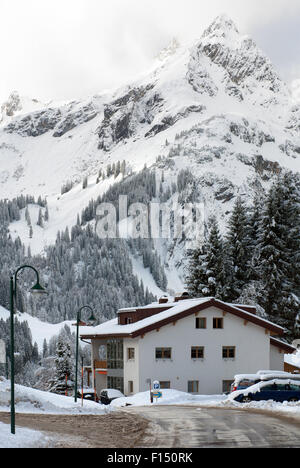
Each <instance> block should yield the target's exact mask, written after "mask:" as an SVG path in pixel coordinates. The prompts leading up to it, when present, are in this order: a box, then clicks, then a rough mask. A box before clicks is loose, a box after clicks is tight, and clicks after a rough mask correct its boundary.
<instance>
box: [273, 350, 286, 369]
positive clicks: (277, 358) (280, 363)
mask: <svg viewBox="0 0 300 468" xmlns="http://www.w3.org/2000/svg"><path fill="white" fill-rule="evenodd" d="M270 369H272V370H281V371H283V370H284V353H283V352H280V349H279V348H277V346H272V345H270Z"/></svg>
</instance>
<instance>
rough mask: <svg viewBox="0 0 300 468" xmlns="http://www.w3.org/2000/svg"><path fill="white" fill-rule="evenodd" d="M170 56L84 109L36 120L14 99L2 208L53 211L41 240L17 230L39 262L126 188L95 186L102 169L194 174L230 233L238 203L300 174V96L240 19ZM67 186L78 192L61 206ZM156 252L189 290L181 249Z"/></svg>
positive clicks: (44, 111)
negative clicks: (113, 191)
mask: <svg viewBox="0 0 300 468" xmlns="http://www.w3.org/2000/svg"><path fill="white" fill-rule="evenodd" d="M167 52H168V53H163V54H160V56H159V58H157V59H156V61H155V62H154V63H153V67H152V69H151V70H149V71H147V72H145V73H144V74H143V76H140V77H139V78H138V79H137V80H136V81H135V82H133V83H130V84H129V85H128V86H126V87H123V88H121V89H117V90H115V91H106V92H105V93H102V94H99V95H96V96H93V97H91V98H90V99H87V100H85V101H72V102H66V103H63V104H55V103H53V104H51V105H40V104H39V103H35V104H36V106H37V108H36V109H34V108H30V105H29V104H28V103H27V104H26V105H25V104H23V105H22V103H21V104H20V103H19V104H18V102H19V101H18V97H17V96H14V97H13V98H10V100H9V101H10V104H9V105H7V103H6V104H5V106H4V107H3V106H2V113H3V112H6V117H5V118H4V119H3V120H2V123H1V124H0V198H12V197H14V196H16V195H19V194H20V193H23V194H27V193H29V194H32V195H35V196H39V195H41V196H43V197H47V200H48V205H49V214H50V220H49V223H46V225H45V228H44V229H39V228H38V227H35V226H33V228H34V235H33V239H31V240H29V239H28V228H27V227H26V225H25V224H24V216H23V222H22V221H21V222H16V223H14V224H13V225H12V226H11V232H12V234H13V236H16V235H20V236H21V238H22V240H24V242H25V243H26V245H30V246H31V250H32V253H36V252H41V251H42V250H43V248H44V247H45V245H47V244H49V243H52V242H54V240H55V237H56V233H57V231H58V230H63V229H65V227H66V226H69V227H71V226H72V225H73V224H74V223H75V222H76V217H77V214H78V213H80V212H81V210H82V208H84V207H85V206H86V205H87V203H88V201H89V200H90V199H91V198H96V197H97V196H98V195H100V194H102V193H104V192H105V191H106V190H107V188H108V187H109V185H110V184H112V183H118V180H115V179H114V178H113V177H112V178H110V179H106V180H104V181H100V182H99V183H98V184H96V177H97V174H98V171H99V169H104V170H105V168H106V165H107V164H112V163H113V162H117V161H123V160H125V161H126V163H127V168H128V170H132V171H139V170H141V169H142V168H143V167H144V165H145V164H147V166H148V167H151V166H153V167H156V169H157V170H158V171H162V170H163V171H164V174H165V180H166V181H167V184H171V181H174V180H176V178H177V175H178V173H179V171H180V170H181V169H184V168H187V167H188V168H189V169H190V170H191V172H192V173H193V175H194V177H196V179H197V182H198V188H199V192H200V193H201V199H202V200H203V202H204V203H205V209H206V214H207V215H209V214H210V213H212V212H213V213H214V214H216V215H217V216H218V218H219V222H220V225H221V227H223V228H224V226H225V225H226V222H227V218H228V213H229V212H230V210H231V207H232V204H233V202H234V198H235V197H236V195H237V194H240V195H243V196H244V198H246V200H249V199H250V198H251V197H252V196H253V194H254V192H255V191H257V190H264V189H266V188H268V186H269V184H270V182H271V181H272V178H273V177H274V176H275V175H276V174H278V173H279V172H280V171H281V170H282V169H285V168H286V169H290V170H293V171H298V170H299V169H300V125H299V119H300V104H299V101H298V98H297V96H298V94H297V92H295V89H294V90H293V94H292V92H291V91H290V90H289V89H288V87H287V85H286V84H285V83H284V82H283V81H282V80H281V79H280V77H279V76H278V74H277V72H276V70H275V69H274V67H273V65H272V63H271V62H270V60H269V59H268V57H266V56H265V54H264V53H263V52H262V51H261V50H260V49H259V48H258V47H257V46H256V44H255V43H254V42H253V40H252V39H251V38H249V37H248V36H244V35H242V34H240V33H239V31H238V29H237V27H236V25H235V24H234V23H233V22H232V21H231V19H230V18H228V17H227V16H225V15H223V16H220V17H218V18H216V20H215V21H214V22H213V23H212V24H211V25H210V26H209V27H208V28H207V29H206V30H205V31H204V33H203V34H202V36H201V37H200V39H199V41H197V42H196V43H194V44H191V46H190V47H188V48H183V47H180V46H179V45H178V44H175V43H174V44H172V47H170V48H169V49H168V51H167ZM7 108H9V109H11V108H12V109H13V111H12V112H11V111H10V112H9V113H10V114H12V115H11V116H8V115H7ZM158 157H159V161H160V162H159V163H158V162H157V158H158ZM87 175H88V176H89V185H88V188H87V189H85V190H83V189H82V180H83V178H84V176H87ZM67 181H72V182H73V183H74V187H73V189H72V190H71V191H70V192H68V193H66V194H64V195H62V196H61V195H60V192H61V187H62V185H63V184H65V183H66V182H67ZM32 216H33V217H34V216H35V217H36V214H34V213H32ZM156 247H157V249H158V251H159V252H160V253H161V254H162V255H163V259H164V261H165V263H166V264H167V265H168V268H167V270H168V271H167V274H168V278H169V282H170V283H171V282H172V278H174V281H176V285H171V284H169V287H170V288H173V290H174V289H176V288H177V287H178V286H180V283H181V282H180V279H179V278H178V277H177V275H176V274H174V272H175V271H177V270H178V268H179V269H180V262H181V257H182V246H180V245H175V246H173V247H172V253H170V250H169V249H170V245H165V244H162V243H160V242H157V243H156ZM135 268H136V269H137V270H139V271H141V269H140V268H139V267H138V265H137V264H135ZM144 273H145V272H142V271H141V274H142V275H143V274H144Z"/></svg>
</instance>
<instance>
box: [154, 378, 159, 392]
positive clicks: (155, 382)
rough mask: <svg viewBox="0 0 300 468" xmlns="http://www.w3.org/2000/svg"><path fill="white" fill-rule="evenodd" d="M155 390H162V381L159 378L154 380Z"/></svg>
mask: <svg viewBox="0 0 300 468" xmlns="http://www.w3.org/2000/svg"><path fill="white" fill-rule="evenodd" d="M153 390H160V383H159V381H158V380H154V381H153Z"/></svg>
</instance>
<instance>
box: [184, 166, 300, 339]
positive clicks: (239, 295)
mask: <svg viewBox="0 0 300 468" xmlns="http://www.w3.org/2000/svg"><path fill="white" fill-rule="evenodd" d="M186 285H187V288H188V290H189V292H190V293H191V295H192V296H194V297H216V298H219V299H222V300H224V301H227V302H233V303H234V302H238V303H244V304H245V303H250V304H256V305H258V309H259V311H260V313H261V315H263V316H264V317H266V318H267V319H269V320H271V321H272V322H274V323H277V324H278V325H280V326H282V327H284V328H285V329H286V332H287V337H288V339H289V340H292V339H294V338H296V337H299V336H300V176H299V174H293V173H291V172H286V173H284V174H283V175H281V176H279V177H278V178H277V180H276V181H275V182H274V183H273V185H272V186H271V188H270V190H269V191H268V193H267V194H266V196H265V197H263V196H261V195H260V196H257V197H256V198H255V199H254V201H253V203H252V205H251V206H246V204H245V202H243V200H242V199H241V197H238V198H237V199H236V202H235V205H234V207H233V210H232V213H231V216H230V220H229V223H228V227H227V232H226V234H225V235H224V236H222V235H221V233H220V230H219V226H218V222H217V220H216V219H215V218H211V219H210V221H209V223H208V229H207V235H206V240H205V242H204V245H202V246H199V247H198V248H197V249H195V250H193V251H191V252H189V264H188V271H187V277H186Z"/></svg>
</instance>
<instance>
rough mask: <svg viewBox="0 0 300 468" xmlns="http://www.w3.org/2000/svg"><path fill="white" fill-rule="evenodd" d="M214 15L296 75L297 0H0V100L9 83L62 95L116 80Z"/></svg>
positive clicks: (284, 72)
mask: <svg viewBox="0 0 300 468" xmlns="http://www.w3.org/2000/svg"><path fill="white" fill-rule="evenodd" d="M221 13H227V14H228V15H229V16H231V17H232V19H233V20H234V21H235V22H236V24H237V26H238V28H239V30H240V31H241V32H242V33H245V34H249V35H251V36H252V38H253V39H254V40H255V41H256V42H257V44H258V45H259V46H260V47H261V48H262V49H263V50H264V51H265V52H266V53H267V54H268V55H269V57H270V58H271V60H272V61H273V63H274V65H275V66H276V68H277V69H278V71H279V73H280V74H281V76H282V77H283V78H284V79H285V80H287V81H292V80H293V79H296V78H300V53H299V52H300V2H299V0H273V1H272V0H251V1H250V0H209V2H206V1H204V0H151V1H148V0H108V1H104V0H42V1H41V0H0V14H1V25H0V52H1V73H0V101H3V99H5V98H6V97H7V95H8V94H9V93H10V92H11V91H12V90H14V89H16V90H18V91H19V92H20V93H21V94H23V95H26V96H30V97H36V98H40V99H42V100H50V99H59V100H64V99H72V98H80V97H85V96H88V95H91V94H94V93H97V92H100V91H101V90H102V89H103V88H111V87H114V86H117V85H120V84H123V83H125V82H126V81H128V80H130V79H133V78H134V77H135V76H136V75H137V74H139V73H140V72H142V71H143V70H145V69H147V68H148V66H149V65H150V63H151V60H152V59H153V57H154V56H155V55H156V54H157V53H158V52H159V51H160V50H161V49H162V48H163V47H165V46H166V45H167V44H168V43H169V42H170V40H171V39H172V38H173V37H176V38H178V39H179V41H180V42H181V43H183V44H184V43H189V42H190V41H192V40H193V39H195V40H196V39H197V38H199V37H200V35H201V34H202V32H203V30H204V28H206V27H207V26H208V25H209V23H210V22H211V21H212V20H213V19H214V17H215V16H217V15H218V14H221Z"/></svg>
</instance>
